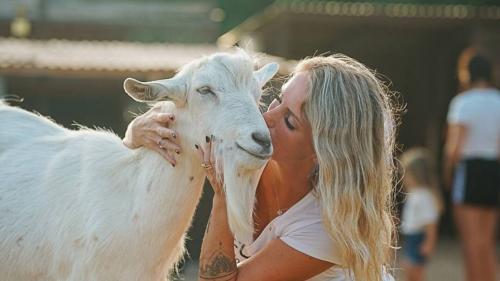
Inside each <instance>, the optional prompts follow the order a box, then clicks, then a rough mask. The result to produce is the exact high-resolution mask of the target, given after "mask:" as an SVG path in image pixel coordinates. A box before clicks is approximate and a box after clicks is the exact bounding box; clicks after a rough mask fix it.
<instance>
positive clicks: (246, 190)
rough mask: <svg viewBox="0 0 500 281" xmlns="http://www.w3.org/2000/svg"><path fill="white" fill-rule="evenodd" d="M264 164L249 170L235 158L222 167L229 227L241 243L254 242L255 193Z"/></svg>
mask: <svg viewBox="0 0 500 281" xmlns="http://www.w3.org/2000/svg"><path fill="white" fill-rule="evenodd" d="M228 158H229V157H228ZM264 164H265V163H263V165H262V167H260V168H257V169H255V168H252V169H248V168H245V167H242V166H241V165H238V163H236V161H235V159H234V158H233V159H224V163H223V164H222V166H223V167H221V168H222V169H223V171H224V173H223V174H224V192H225V194H226V206H227V218H228V222H229V227H230V229H231V232H232V233H233V235H234V237H235V239H236V240H238V241H240V242H251V241H253V233H254V224H253V212H254V207H255V193H256V190H257V185H258V183H259V180H260V176H261V175H262V172H263V170H264V167H265V165H264ZM218 174H219V173H218Z"/></svg>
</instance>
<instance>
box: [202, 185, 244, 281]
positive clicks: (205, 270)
mask: <svg viewBox="0 0 500 281" xmlns="http://www.w3.org/2000/svg"><path fill="white" fill-rule="evenodd" d="M236 277H237V267H236V259H235V257H234V237H233V235H232V233H231V231H230V229H229V223H228V221H227V211H226V202H225V199H224V196H223V195H217V194H216V195H214V199H213V205H212V212H211V214H210V218H209V220H208V223H207V228H206V230H205V235H204V237H203V243H202V245H201V253H200V269H199V280H225V281H226V280H236Z"/></svg>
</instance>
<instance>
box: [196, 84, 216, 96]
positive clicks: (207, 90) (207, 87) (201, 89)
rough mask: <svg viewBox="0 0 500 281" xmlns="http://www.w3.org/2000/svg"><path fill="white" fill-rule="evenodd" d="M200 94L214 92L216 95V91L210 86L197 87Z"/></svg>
mask: <svg viewBox="0 0 500 281" xmlns="http://www.w3.org/2000/svg"><path fill="white" fill-rule="evenodd" d="M196 91H197V92H198V93H200V95H207V94H212V95H214V96H215V93H214V91H213V90H212V89H211V88H210V87H209V86H203V87H201V88H198V89H196Z"/></svg>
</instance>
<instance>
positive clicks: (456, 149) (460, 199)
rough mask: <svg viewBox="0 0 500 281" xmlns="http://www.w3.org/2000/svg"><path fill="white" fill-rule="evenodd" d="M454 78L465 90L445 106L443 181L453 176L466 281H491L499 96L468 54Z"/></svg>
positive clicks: (499, 177)
mask: <svg viewBox="0 0 500 281" xmlns="http://www.w3.org/2000/svg"><path fill="white" fill-rule="evenodd" d="M466 65H467V69H466V72H465V74H466V75H463V73H464V72H462V73H461V74H462V75H459V78H460V82H461V83H462V84H468V88H469V89H468V90H466V91H465V92H463V93H460V94H458V95H457V96H455V97H454V98H453V100H452V101H451V103H450V108H449V111H448V118H447V119H448V132H447V138H446V144H445V163H444V164H445V165H444V172H445V180H446V181H447V182H448V183H450V182H451V181H452V174H453V170H454V176H453V185H452V202H453V204H454V217H455V223H456V224H457V227H458V230H459V232H460V236H461V239H462V248H463V253H464V259H465V269H466V276H467V280H468V281H494V280H496V279H495V275H496V257H495V249H496V246H495V240H496V234H495V229H496V225H497V220H498V207H499V192H500V164H499V158H500V157H499V155H500V149H499V147H500V92H499V91H498V90H497V89H495V88H494V87H493V86H492V84H491V73H492V71H491V70H492V68H491V64H490V63H489V62H488V60H486V59H485V58H484V57H482V56H479V55H474V56H473V57H472V58H471V59H470V60H469V62H468V63H467V64H466Z"/></svg>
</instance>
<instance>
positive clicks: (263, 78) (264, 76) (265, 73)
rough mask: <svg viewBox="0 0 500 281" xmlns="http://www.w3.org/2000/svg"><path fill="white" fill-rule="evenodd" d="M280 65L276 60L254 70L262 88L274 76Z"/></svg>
mask: <svg viewBox="0 0 500 281" xmlns="http://www.w3.org/2000/svg"><path fill="white" fill-rule="evenodd" d="M278 69H279V65H278V64H277V63H275V62H272V63H268V64H266V65H264V66H263V67H262V68H261V69H259V70H256V71H254V72H253V75H254V76H255V79H257V81H258V83H259V86H260V87H261V88H262V87H264V85H265V84H266V83H267V82H268V81H269V80H271V78H273V76H274V75H275V74H276V73H277V72H278Z"/></svg>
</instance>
